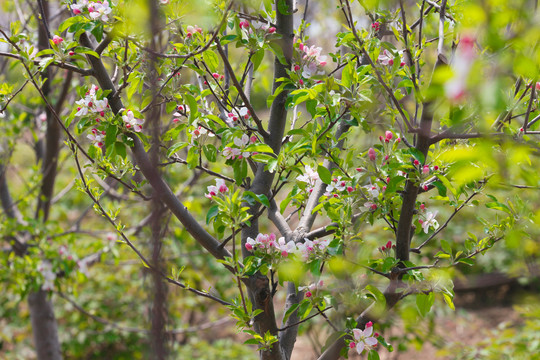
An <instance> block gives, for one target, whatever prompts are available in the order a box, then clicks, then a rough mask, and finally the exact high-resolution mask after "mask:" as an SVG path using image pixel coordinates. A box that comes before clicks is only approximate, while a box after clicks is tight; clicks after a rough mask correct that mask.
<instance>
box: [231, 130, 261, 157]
mask: <svg viewBox="0 0 540 360" xmlns="http://www.w3.org/2000/svg"><path fill="white" fill-rule="evenodd" d="M257 141H258V139H257V137H256V136H251V137H249V136H248V135H247V134H243V135H242V137H236V138H234V140H233V144H234V147H232V146H226V147H225V148H224V149H223V156H225V158H226V159H227V160H228V159H232V160H234V159H236V158H238V159H244V158H248V157H250V156H251V153H250V152H249V151H246V150H245V148H246V147H247V146H248V145H249V144H254V143H256V142H257Z"/></svg>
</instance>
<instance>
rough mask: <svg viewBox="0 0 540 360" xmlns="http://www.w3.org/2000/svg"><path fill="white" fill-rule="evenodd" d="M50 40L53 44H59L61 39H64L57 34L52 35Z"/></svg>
mask: <svg viewBox="0 0 540 360" xmlns="http://www.w3.org/2000/svg"><path fill="white" fill-rule="evenodd" d="M52 41H53V43H54V44H55V45H58V44H60V43H61V42H62V41H64V39H62V38H61V37H60V36H58V35H54V36H53V38H52Z"/></svg>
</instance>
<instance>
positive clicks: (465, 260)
mask: <svg viewBox="0 0 540 360" xmlns="http://www.w3.org/2000/svg"><path fill="white" fill-rule="evenodd" d="M458 262H460V263H462V264H465V265H469V266H473V265H474V260H473V259H471V258H461V259H459V260H458Z"/></svg>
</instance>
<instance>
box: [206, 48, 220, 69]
mask: <svg viewBox="0 0 540 360" xmlns="http://www.w3.org/2000/svg"><path fill="white" fill-rule="evenodd" d="M203 60H204V62H205V63H206V65H207V66H208V68H209V69H210V71H211V72H217V70H218V66H219V57H218V56H217V55H216V53H215V52H213V51H212V50H206V51H205V52H203Z"/></svg>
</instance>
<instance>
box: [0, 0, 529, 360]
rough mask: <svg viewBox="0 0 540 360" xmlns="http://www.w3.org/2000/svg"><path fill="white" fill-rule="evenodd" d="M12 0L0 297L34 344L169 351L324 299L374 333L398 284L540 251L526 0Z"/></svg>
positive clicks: (411, 287)
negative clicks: (225, 327) (497, 253)
mask: <svg viewBox="0 0 540 360" xmlns="http://www.w3.org/2000/svg"><path fill="white" fill-rule="evenodd" d="M480 5H483V6H480ZM3 6H4V7H5V11H6V14H10V15H8V16H7V19H6V20H7V21H6V23H5V26H4V25H3V26H2V27H1V28H0V34H1V36H2V41H3V43H4V44H5V49H4V50H3V51H2V52H0V55H1V56H2V57H3V60H4V61H3V65H2V66H3V67H4V69H9V71H5V72H4V75H3V78H2V82H3V85H2V89H1V92H0V96H1V98H0V101H1V105H2V108H1V110H2V112H1V113H2V116H3V117H4V122H3V125H2V126H3V127H4V129H3V130H4V134H5V135H6V136H5V137H4V139H5V140H4V143H3V144H2V155H3V156H2V162H1V164H0V175H1V177H0V195H1V200H2V208H3V213H2V216H3V223H2V225H1V229H2V233H3V235H4V238H5V240H6V241H5V248H4V250H5V251H4V252H3V253H2V258H1V259H2V267H1V271H0V274H1V275H0V276H2V280H3V283H5V284H6V291H5V292H4V294H5V295H6V298H5V300H2V303H3V306H2V308H3V314H2V317H3V318H5V319H7V320H8V322H9V323H10V324H15V325H10V327H9V329H10V330H9V331H13V332H17V333H18V332H21V334H26V331H27V329H26V328H27V327H28V323H27V322H25V319H26V317H25V315H24V311H26V310H25V309H26V307H25V306H24V305H23V304H22V303H21V301H22V300H23V299H28V303H29V306H28V309H29V312H30V318H31V319H32V321H31V323H32V331H33V333H34V345H35V351H36V355H37V357H38V358H40V359H53V358H54V359H58V358H61V357H62V355H61V354H64V356H65V357H67V358H72V357H103V356H109V357H110V356H113V357H115V358H123V357H126V358H133V357H134V356H151V357H153V358H159V359H163V358H167V357H169V356H170V357H176V356H178V357H180V358H181V357H182V356H186V354H183V355H182V351H185V349H186V347H185V346H182V345H185V344H186V343H190V341H193V339H194V338H190V337H189V336H188V335H186V333H188V332H190V331H198V330H202V329H204V328H209V327H212V326H213V325H214V326H217V325H218V324H223V323H224V321H226V320H223V319H217V320H215V321H212V320H211V318H213V317H217V316H218V315H219V314H222V313H223V314H224V315H225V314H228V315H231V316H232V317H233V318H234V319H236V329H237V330H241V331H243V332H244V333H245V335H246V336H247V339H246V340H245V343H246V344H252V345H256V347H254V348H253V350H255V349H256V350H258V352H259V356H260V358H262V359H289V358H291V355H292V353H293V349H294V345H295V342H296V339H297V335H298V332H299V330H301V329H305V328H307V327H309V324H310V323H312V322H314V321H317V319H322V320H323V321H324V323H325V327H326V328H327V329H328V330H326V331H327V333H326V336H327V341H326V344H325V345H324V346H323V348H322V349H321V354H320V357H319V359H336V358H339V357H340V356H346V355H347V353H348V352H351V351H352V352H356V353H358V354H365V353H367V354H368V357H369V358H370V359H376V358H378V357H379V355H378V351H377V346H376V345H377V344H379V345H380V346H379V349H380V348H382V347H385V348H387V349H388V350H390V351H391V350H392V346H391V345H390V344H389V343H388V342H387V340H385V338H384V337H383V335H384V333H383V330H384V329H385V321H386V320H385V319H388V314H389V313H390V312H391V311H393V309H394V307H396V305H398V309H397V312H396V314H398V315H402V316H403V317H404V318H405V317H406V316H405V315H404V314H406V312H407V311H408V310H409V309H411V308H414V309H415V310H414V311H415V312H417V315H416V316H422V317H424V316H428V313H429V311H430V309H431V308H432V307H433V306H434V305H435V304H437V305H439V304H440V303H442V302H443V301H444V302H446V304H447V305H448V306H449V307H450V308H453V307H454V305H453V301H452V300H453V296H454V293H453V290H452V289H453V285H452V281H451V278H452V275H453V274H454V272H455V271H463V270H462V269H463V268H464V267H466V266H472V265H474V264H475V263H476V260H478V259H479V256H480V255H483V254H486V253H488V251H489V253H492V251H493V250H492V247H493V246H494V245H495V244H496V243H497V242H499V241H501V240H503V239H505V240H506V241H505V251H504V252H501V254H503V255H502V257H503V258H505V257H506V259H510V257H509V254H510V256H512V257H515V256H523V255H526V256H527V257H529V258H530V257H534V256H536V254H537V252H538V244H537V242H536V241H535V240H534V239H535V234H536V232H535V230H534V227H533V226H532V224H535V223H537V222H538V216H537V215H536V212H537V208H536V205H535V202H534V200H535V198H534V197H532V196H531V195H529V194H527V195H526V197H524V198H522V197H520V196H521V195H522V191H528V190H530V189H531V188H537V187H538V177H537V176H536V174H535V170H534V169H535V165H536V161H537V160H536V158H535V155H536V148H537V141H536V139H535V136H536V135H537V133H538V131H537V127H538V124H537V122H538V119H540V115H539V111H538V106H537V105H538V100H537V95H536V92H537V91H538V87H539V86H538V83H537V82H536V81H537V76H538V67H539V64H540V51H539V49H538V31H539V29H538V25H537V22H535V17H537V15H536V6H535V4H532V2H530V1H525V0H523V1H517V2H513V3H512V4H500V3H497V2H493V3H491V2H490V3H487V4H486V3H480V2H477V1H456V2H448V1H446V0H442V1H439V2H435V1H427V0H423V1H418V2H407V1H400V2H399V3H398V4H397V5H396V4H394V3H393V2H384V1H359V2H354V3H350V2H349V1H348V0H338V1H336V2H335V3H332V4H328V5H327V4H319V3H318V4H310V3H309V1H305V2H304V3H303V4H300V5H298V6H299V7H298V8H297V7H296V6H297V5H296V4H294V3H293V1H292V0H276V1H275V2H274V1H262V2H233V1H231V2H225V1H211V2H210V1H209V2H204V3H200V4H199V3H197V4H194V3H193V2H191V1H180V0H179V1H160V2H156V1H148V2H144V1H118V2H112V3H109V2H108V1H102V2H88V1H83V2H79V3H72V2H63V3H51V4H49V3H48V2H47V1H43V0H40V1H38V2H37V4H26V5H23V4H20V3H18V2H13V3H5V4H3ZM533 8H534V11H531V9H533ZM321 14H328V15H329V16H325V17H324V18H322V19H321ZM11 17H13V18H11ZM311 18H313V20H312V19H311ZM187 19H190V20H189V21H188V20H187ZM310 21H312V22H313V25H310V24H309V22H310ZM8 23H9V26H8V25H7V24H8ZM197 23H198V24H200V25H201V27H199V26H198V25H196V24H197ZM143 24H144V26H143ZM203 25H204V26H203ZM33 29H38V31H37V37H36V38H34V32H33ZM321 29H322V30H323V31H324V30H326V29H328V30H330V29H335V34H332V36H331V37H330V41H329V42H328V39H329V37H328V36H324V37H323V36H322V35H321ZM317 31H319V36H320V39H319V38H318V37H316V36H315V35H316V34H317ZM311 34H312V35H313V36H312V37H311V38H310V35H311ZM334 42H335V43H334ZM34 44H37V46H35V45H34ZM318 45H323V48H324V50H323V48H321V47H319V46H318ZM56 85H58V86H56ZM64 104H70V106H65V105H64ZM60 139H62V140H63V141H64V142H63V143H61V142H60ZM28 149H33V150H34V152H33V154H34V155H32V153H31V152H28V151H25V150H28ZM32 163H37V164H38V165H36V166H32V165H29V164H32ZM10 182H11V184H10ZM21 183H22V184H21ZM55 188H56V192H55ZM59 189H61V190H59ZM76 189H78V190H80V191H78V192H77V191H75V190H76ZM514 189H516V190H519V191H518V192H515V191H513V190H514ZM72 190H73V191H72ZM203 195H204V196H203ZM533 196H534V195H533ZM499 199H504V200H499ZM92 208H93V209H94V210H95V211H94V212H92V211H91V210H92ZM480 209H481V210H480ZM471 215H472V216H471ZM454 223H455V224H456V225H452V226H450V224H454ZM276 232H279V234H277V233H276ZM115 242H118V244H116V243H115ZM521 243H523V245H522V244H521ZM134 256H135V257H136V259H137V260H136V261H133V258H134ZM495 258H497V259H499V260H496V261H494V263H493V264H494V265H493V266H494V267H501V268H503V267H505V266H506V265H505V264H507V263H505V260H502V261H501V260H500V257H495ZM516 264H518V265H516ZM519 264H521V265H523V264H524V263H523V262H517V263H516V262H514V263H513V265H514V266H516V269H518V268H519V266H521V265H519ZM141 265H142V266H141ZM140 275H143V276H142V277H141V276H140ZM177 289H183V290H182V291H180V292H179V291H178V290H177ZM49 294H50V295H51V296H50V297H49V296H48V295H49ZM53 303H54V304H55V306H54V311H55V312H56V314H55V313H54V312H53V305H52V304H53ZM13 309H23V315H22V316H19V314H18V312H13V311H12V310H13ZM102 314H103V315H102ZM141 314H143V315H144V316H143V317H142V318H141ZM210 314H211V315H210ZM55 315H56V316H55ZM55 319H61V320H58V321H57V320H55ZM186 325H187V326H186ZM409 326H410V324H409ZM57 327H58V328H59V329H60V330H59V331H58V332H57V331H56V328H57ZM410 327H412V326H410ZM374 328H375V331H376V332H377V333H375V331H374V330H373V329H374ZM411 331H414V330H411ZM379 333H380V335H379ZM7 334H8V332H6V335H5V336H6V337H9V336H10V335H7ZM73 334H77V336H76V337H73V336H72V335H73ZM141 339H144V341H141ZM401 341H406V340H405V339H403V340H401ZM8 343H9V346H8V349H7V354H9V355H10V356H15V357H16V356H18V355H19V354H21V352H23V351H25V350H24V349H25V347H24V346H23V345H13V344H12V343H14V341H9V342H8ZM124 344H126V345H124ZM190 344H191V345H190V347H188V348H187V349H189V350H188V351H189V354H188V355H187V356H191V357H195V358H212V356H213V353H212V351H214V350H215V352H216V353H217V354H218V355H217V356H218V357H219V358H229V357H230V358H238V357H239V353H238V352H241V350H239V349H241V347H238V346H229V345H228V344H225V345H224V346H223V348H221V347H219V344H218V345H217V346H216V344H214V345H212V346H206V347H204V348H203V349H201V350H199V348H198V347H200V346H201V344H203V342H199V343H197V342H195V343H190ZM351 349H354V350H351ZM197 351H201V352H200V353H198V352H197ZM111 354H112V355H111ZM142 354H145V355H142ZM6 356H7V355H6Z"/></svg>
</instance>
